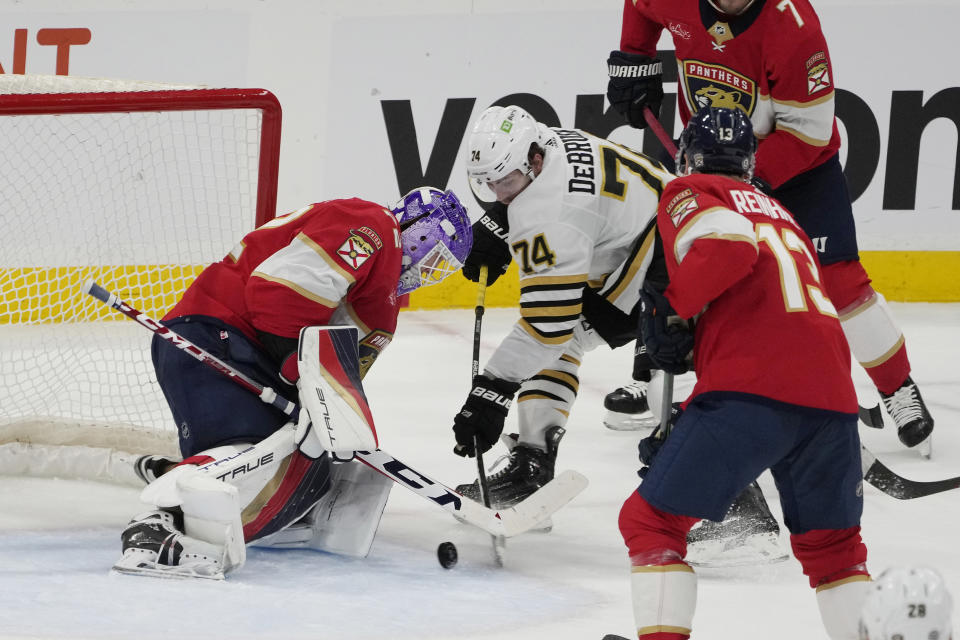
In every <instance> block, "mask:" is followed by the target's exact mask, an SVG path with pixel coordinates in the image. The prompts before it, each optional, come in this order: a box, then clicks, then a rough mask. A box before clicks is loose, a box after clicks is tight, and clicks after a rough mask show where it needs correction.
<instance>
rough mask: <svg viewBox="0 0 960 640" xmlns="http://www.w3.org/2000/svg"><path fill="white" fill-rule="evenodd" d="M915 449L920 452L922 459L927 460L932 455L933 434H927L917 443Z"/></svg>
mask: <svg viewBox="0 0 960 640" xmlns="http://www.w3.org/2000/svg"><path fill="white" fill-rule="evenodd" d="M917 451H919V452H920V457H921V458H923V459H924V460H929V459H930V458H931V457H933V434H932V433H931V434H930V435H928V436H927V439H926V440H924V441H923V442H921V443H920V444H918V445H917Z"/></svg>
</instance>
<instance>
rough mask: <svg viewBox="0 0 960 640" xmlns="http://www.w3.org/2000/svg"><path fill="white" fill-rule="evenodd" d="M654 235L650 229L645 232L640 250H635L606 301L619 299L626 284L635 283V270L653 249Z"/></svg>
mask: <svg viewBox="0 0 960 640" xmlns="http://www.w3.org/2000/svg"><path fill="white" fill-rule="evenodd" d="M656 235H657V234H656V233H654V232H653V231H652V230H651V231H650V232H649V233H647V237H645V238H644V239H643V242H642V243H641V244H640V250H639V251H637V252H636V254H634V256H633V258H632V259H631V261H630V266H629V267H628V268H627V273H626V274H624V275H621V276H620V284H618V285H617V286H616V288H615V289H614V290H613V291H611V292H610V293H608V294H607V295H606V298H607V300H608V301H610V302H611V303H613V302H616V301H617V300H619V299H620V296H621V295H623V292H624V290H625V289H626V288H627V286H630V285H636V284H637V283H636V282H634V281H633V280H634V278H635V277H636V275H637V271H639V270H640V265H641V264H643V261H644V259H645V258H646V257H647V254H648V253H650V252H651V251H653V240H654V238H655V237H656Z"/></svg>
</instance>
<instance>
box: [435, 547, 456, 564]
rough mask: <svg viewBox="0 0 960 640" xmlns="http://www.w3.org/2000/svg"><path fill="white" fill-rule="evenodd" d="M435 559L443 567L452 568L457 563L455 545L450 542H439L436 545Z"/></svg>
mask: <svg viewBox="0 0 960 640" xmlns="http://www.w3.org/2000/svg"><path fill="white" fill-rule="evenodd" d="M437 560H439V561H440V566H441V567H443V568H444V569H452V568H453V567H455V566H456V564H457V547H456V545H454V544H453V543H452V542H441V543H440V545H439V546H438V547H437Z"/></svg>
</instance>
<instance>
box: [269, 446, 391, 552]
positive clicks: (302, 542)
mask: <svg viewBox="0 0 960 640" xmlns="http://www.w3.org/2000/svg"><path fill="white" fill-rule="evenodd" d="M330 476H331V480H330V490H329V491H327V493H326V494H324V496H323V498H321V499H320V502H318V503H317V504H316V506H314V507H313V509H311V510H310V512H309V513H308V514H307V515H306V516H304V517H303V518H302V519H301V520H299V521H298V522H296V523H294V524H293V525H291V526H289V527H287V528H286V529H283V530H282V531H278V532H277V533H275V534H273V535H270V536H267V537H265V538H262V539H260V540H257V542H256V546H269V547H275V548H309V549H318V550H320V551H326V552H328V553H336V554H339V555H345V556H351V557H356V558H365V557H367V555H369V553H370V548H371V547H372V546H373V540H374V537H375V536H376V534H377V528H378V527H379V526H380V518H381V517H382V516H383V510H384V508H385V507H386V505H387V498H388V497H389V496H390V489H391V488H393V485H394V482H393V481H392V480H391V479H390V478H387V477H386V476H384V475H383V474H381V473H378V472H376V471H374V470H373V469H371V468H370V467H368V466H366V465H365V464H363V463H361V462H359V461H356V460H353V461H350V462H346V463H340V464H334V465H332V467H331V471H330Z"/></svg>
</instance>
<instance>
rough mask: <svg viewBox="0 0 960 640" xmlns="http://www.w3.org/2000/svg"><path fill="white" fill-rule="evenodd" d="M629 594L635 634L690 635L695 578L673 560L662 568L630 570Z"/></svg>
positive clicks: (684, 566) (682, 565)
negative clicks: (631, 600) (635, 627)
mask: <svg viewBox="0 0 960 640" xmlns="http://www.w3.org/2000/svg"><path fill="white" fill-rule="evenodd" d="M630 592H631V594H632V596H633V619H634V621H635V622H636V624H637V634H638V635H645V634H651V633H678V634H681V635H688V636H689V635H690V630H691V629H692V628H693V614H694V611H695V610H696V608H697V574H696V573H694V572H693V569H692V568H691V567H690V565H688V564H686V563H685V562H682V561H680V560H679V559H678V560H677V562H676V563H672V564H664V565H639V566H633V567H631V573H630Z"/></svg>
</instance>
